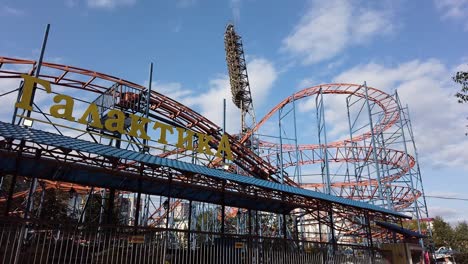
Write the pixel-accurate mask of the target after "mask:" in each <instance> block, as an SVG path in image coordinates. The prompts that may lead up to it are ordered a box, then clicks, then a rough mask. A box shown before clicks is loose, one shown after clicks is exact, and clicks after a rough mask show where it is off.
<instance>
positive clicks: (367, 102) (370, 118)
mask: <svg viewBox="0 0 468 264" xmlns="http://www.w3.org/2000/svg"><path fill="white" fill-rule="evenodd" d="M364 89H365V92H366V104H367V112H368V114H369V124H370V129H371V131H370V132H371V136H372V138H371V144H372V156H373V159H374V164H375V170H376V173H377V185H378V193H379V199H380V200H381V201H384V197H383V192H382V181H381V179H380V170H379V165H378V163H377V162H378V161H377V148H376V145H375V135H374V124H373V122H372V112H371V107H370V104H369V93H368V88H367V84H366V82H364ZM387 198H388V197H387ZM387 206H389V202H388V201H387Z"/></svg>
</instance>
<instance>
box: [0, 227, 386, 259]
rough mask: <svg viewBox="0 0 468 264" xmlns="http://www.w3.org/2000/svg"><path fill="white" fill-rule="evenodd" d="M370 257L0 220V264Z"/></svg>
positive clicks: (175, 233)
mask: <svg viewBox="0 0 468 264" xmlns="http://www.w3.org/2000/svg"><path fill="white" fill-rule="evenodd" d="M344 252H346V254H344ZM375 253H376V252H375V251H374V252H373V251H371V250H370V249H369V248H363V247H355V246H350V245H347V246H343V245H338V246H335V247H332V246H331V245H330V244H327V243H313V242H306V241H298V240H286V239H279V238H264V237H252V236H245V235H243V236H236V235H221V234H217V233H209V232H195V231H190V232H189V231H187V230H164V229H155V228H133V227H127V226H99V227H97V226H92V227H91V226H84V225H83V226H81V225H80V226H76V225H75V226H64V225H61V224H60V221H59V220H58V221H57V223H48V224H44V223H34V222H25V221H22V220H14V221H12V219H7V220H0V263H15V264H17V263H76V264H78V263H163V264H169V263H170V264H176V263H177V264H179V263H184V264H189V263H190V264H191V263H194V264H195V263H223V264H224V263H226V264H237V263H239V264H260V263H275V264H276V263H277V264H280V263H281V264H283V263H286V264H293V263H294V264H302V263H381V259H380V258H379V257H378V253H377V256H376V254H375Z"/></svg>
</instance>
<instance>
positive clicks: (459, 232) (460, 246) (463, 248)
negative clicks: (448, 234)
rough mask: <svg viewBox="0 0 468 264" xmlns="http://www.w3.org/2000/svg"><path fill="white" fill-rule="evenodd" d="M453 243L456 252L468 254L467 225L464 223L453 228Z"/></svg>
mask: <svg viewBox="0 0 468 264" xmlns="http://www.w3.org/2000/svg"><path fill="white" fill-rule="evenodd" d="M455 241H456V245H455V247H456V248H457V250H458V251H460V252H462V253H468V224H467V223H466V221H463V222H461V223H458V225H457V226H456V227H455Z"/></svg>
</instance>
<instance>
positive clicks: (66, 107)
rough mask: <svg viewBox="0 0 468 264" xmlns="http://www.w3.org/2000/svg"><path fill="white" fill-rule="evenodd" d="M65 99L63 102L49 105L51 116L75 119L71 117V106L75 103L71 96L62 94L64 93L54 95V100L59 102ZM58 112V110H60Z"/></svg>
mask: <svg viewBox="0 0 468 264" xmlns="http://www.w3.org/2000/svg"><path fill="white" fill-rule="evenodd" d="M62 100H65V104H55V105H53V106H51V107H50V109H49V112H50V114H51V115H52V116H53V117H56V118H64V119H66V120H69V121H75V118H74V117H73V106H74V105H75V101H74V100H73V98H72V97H71V96H68V95H64V94H57V95H56V96H54V102H55V103H59V102H60V101H62ZM62 110H63V112H62V113H59V111H62Z"/></svg>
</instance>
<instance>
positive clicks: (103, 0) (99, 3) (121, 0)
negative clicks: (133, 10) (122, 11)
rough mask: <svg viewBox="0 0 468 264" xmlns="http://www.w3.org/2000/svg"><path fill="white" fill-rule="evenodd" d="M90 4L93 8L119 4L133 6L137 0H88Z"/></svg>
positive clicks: (111, 6)
mask: <svg viewBox="0 0 468 264" xmlns="http://www.w3.org/2000/svg"><path fill="white" fill-rule="evenodd" d="M87 3H88V6H89V7H92V8H104V9H111V8H115V7H118V6H131V5H134V4H135V3H136V0H87Z"/></svg>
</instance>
